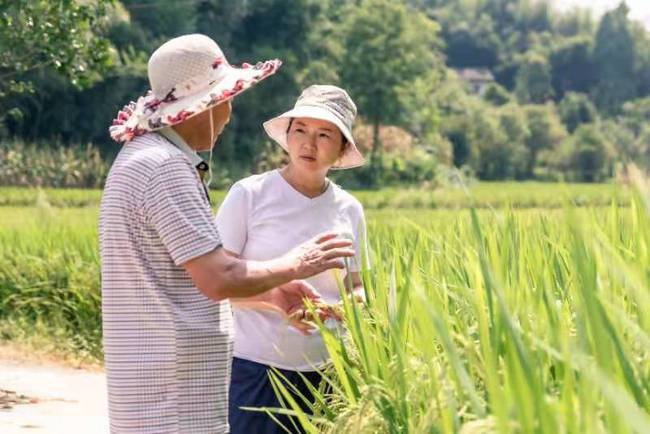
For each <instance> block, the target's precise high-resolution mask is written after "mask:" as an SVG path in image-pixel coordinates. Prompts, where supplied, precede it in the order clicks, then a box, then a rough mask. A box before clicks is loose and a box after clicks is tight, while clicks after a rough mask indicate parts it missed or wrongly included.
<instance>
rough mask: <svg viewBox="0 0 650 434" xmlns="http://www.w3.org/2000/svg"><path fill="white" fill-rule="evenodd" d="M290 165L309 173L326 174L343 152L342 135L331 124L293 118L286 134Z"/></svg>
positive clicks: (316, 120) (317, 120)
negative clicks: (320, 172) (319, 172)
mask: <svg viewBox="0 0 650 434" xmlns="http://www.w3.org/2000/svg"><path fill="white" fill-rule="evenodd" d="M287 144H288V146H289V158H291V163H292V164H294V165H296V166H298V167H300V168H302V169H306V170H310V171H323V172H327V171H328V170H329V169H330V167H332V165H334V163H335V162H336V160H338V158H339V156H340V155H341V152H342V150H343V135H342V134H341V131H340V130H339V129H338V127H337V126H336V125H334V124H333V123H331V122H328V121H323V120H320V119H311V118H294V119H293V122H292V123H291V127H290V128H289V131H288V133H287Z"/></svg>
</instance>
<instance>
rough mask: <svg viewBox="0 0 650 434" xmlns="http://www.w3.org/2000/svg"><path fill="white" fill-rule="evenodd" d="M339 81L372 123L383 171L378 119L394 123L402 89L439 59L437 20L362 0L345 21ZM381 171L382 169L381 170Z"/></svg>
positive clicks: (375, 161) (375, 157) (386, 0)
mask: <svg viewBox="0 0 650 434" xmlns="http://www.w3.org/2000/svg"><path fill="white" fill-rule="evenodd" d="M344 28H345V29H346V30H345V33H344V35H343V38H344V41H345V42H344V46H345V53H344V61H343V62H342V65H341V83H342V85H343V86H344V87H345V88H346V89H348V90H349V91H350V93H351V95H352V97H353V98H354V99H355V101H356V102H357V106H358V108H359V111H360V113H363V116H364V117H365V118H366V119H368V121H369V122H370V123H371V124H372V125H373V128H374V131H375V133H374V136H373V148H372V161H371V164H372V165H373V166H374V167H373V169H374V170H376V171H377V172H378V173H381V163H380V162H379V161H380V158H381V157H380V155H379V154H380V151H381V144H380V142H379V125H380V124H397V123H399V122H400V121H402V120H403V119H402V118H401V110H402V106H401V105H400V101H402V98H401V97H402V93H403V92H409V91H410V90H411V89H410V87H411V86H412V85H413V82H414V81H415V80H416V79H417V78H418V77H425V76H428V75H429V74H430V73H431V72H432V70H433V69H434V68H435V67H436V61H437V60H439V56H438V51H439V48H438V46H439V40H438V37H437V31H438V26H437V25H436V24H435V22H433V21H431V20H429V19H428V18H427V17H426V16H425V15H423V14H421V13H419V12H415V11H412V10H409V9H408V8H407V7H406V6H404V5H402V4H400V3H399V2H395V1H392V0H363V1H361V2H360V4H359V5H358V6H356V7H354V8H350V10H349V17H348V18H347V19H346V21H345V23H344ZM379 176H381V175H379Z"/></svg>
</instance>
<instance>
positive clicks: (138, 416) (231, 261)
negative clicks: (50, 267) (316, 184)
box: [99, 35, 354, 434]
mask: <svg viewBox="0 0 650 434" xmlns="http://www.w3.org/2000/svg"><path fill="white" fill-rule="evenodd" d="M279 66H280V62H279V61H277V60H272V61H268V62H264V63H258V64H256V65H254V66H251V65H248V64H244V65H243V66H242V67H241V68H235V67H233V66H231V65H230V64H229V63H228V62H227V60H226V59H225V57H224V56H223V53H222V52H221V50H220V49H219V47H218V46H217V44H216V43H215V42H214V41H212V40H211V39H210V38H208V37H206V36H203V35H187V36H182V37H179V38H175V39H173V40H171V41H169V42H167V43H165V44H163V45H162V46H161V47H160V48H158V50H156V51H155V52H154V53H153V55H152V56H151V58H150V60H149V67H148V73H149V81H150V84H151V87H152V91H151V92H150V93H149V94H147V95H146V96H143V97H141V98H140V99H139V100H138V101H137V102H135V103H132V104H130V105H129V106H127V107H126V108H125V109H124V110H123V111H121V112H120V113H119V115H118V117H117V119H116V120H115V122H114V125H113V126H112V127H111V129H110V131H111V136H112V137H113V138H114V139H115V140H116V141H118V142H125V144H124V146H123V148H122V149H121V151H120V153H119V154H118V156H117V158H116V160H115V162H114V163H113V166H112V167H111V170H110V173H109V175H108V179H107V181H106V186H105V189H104V194H103V197H102V203H101V210H100V221H99V235H100V250H101V263H102V318H103V329H104V330H103V331H104V352H105V364H106V373H107V380H108V393H109V415H110V427H111V432H112V433H114V434H118V433H160V434H162V433H169V434H180V433H183V434H185V433H193V434H201V433H206V434H207V433H210V434H215V433H226V432H228V431H229V425H228V383H229V377H230V366H231V357H232V339H233V329H232V313H231V309H230V304H229V302H228V299H229V298H231V297H250V296H255V295H259V294H263V295H262V297H263V298H264V299H266V300H267V301H268V302H270V303H272V304H274V305H276V306H278V307H280V308H281V309H283V310H284V311H286V312H287V313H291V312H293V311H295V310H297V309H300V308H302V307H303V300H304V298H305V297H308V298H312V299H318V298H319V295H318V294H317V293H316V292H315V291H313V289H312V288H311V287H310V286H309V285H308V284H307V283H306V282H304V281H302V280H299V279H304V278H307V277H310V276H313V275H316V274H318V273H321V272H322V271H324V270H326V269H330V268H342V267H343V260H342V258H343V257H351V256H353V255H354V250H353V249H352V248H351V243H350V241H348V240H343V239H339V238H337V237H336V235H335V234H332V233H328V234H323V235H320V236H317V237H316V238H314V239H312V240H311V241H308V242H306V243H304V244H302V245H300V246H299V247H297V248H295V249H294V250H292V251H290V252H289V253H287V254H285V255H283V256H282V257H279V258H277V259H273V260H268V261H245V260H240V259H238V258H235V257H232V256H231V255H228V254H226V252H225V251H224V249H223V248H221V247H222V243H221V237H220V236H219V233H218V231H217V227H216V225H215V222H214V220H213V217H212V215H211V209H210V205H209V197H208V195H207V189H206V188H205V186H204V184H203V183H202V175H203V174H205V173H206V172H207V171H208V170H209V168H208V165H207V163H206V162H205V161H203V160H202V159H201V157H200V156H199V155H198V154H197V153H196V151H208V150H211V149H212V148H213V146H214V142H215V138H216V137H217V136H218V135H219V134H220V133H221V131H222V130H223V128H224V126H225V125H226V124H227V123H228V120H229V117H230V111H231V106H230V101H231V99H232V98H233V97H234V96H236V95H238V94H239V93H241V92H243V91H244V90H246V89H248V88H249V87H250V86H252V85H253V84H255V83H257V82H258V81H260V80H262V79H264V78H266V77H268V76H270V75H271V74H273V73H274V72H275V71H276V70H277V69H278V68H279Z"/></svg>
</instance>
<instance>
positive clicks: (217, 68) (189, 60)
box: [109, 34, 282, 142]
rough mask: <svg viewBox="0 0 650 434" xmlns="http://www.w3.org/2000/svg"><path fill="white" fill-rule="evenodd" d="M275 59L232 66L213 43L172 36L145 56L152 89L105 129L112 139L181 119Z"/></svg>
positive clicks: (230, 93) (236, 90)
mask: <svg viewBox="0 0 650 434" xmlns="http://www.w3.org/2000/svg"><path fill="white" fill-rule="evenodd" d="M281 64H282V62H281V61H280V60H278V59H274V60H269V61H266V62H260V63H257V64H256V65H250V64H247V63H244V64H243V65H242V66H241V68H236V67H233V66H231V65H230V64H229V63H228V60H226V57H225V56H224V54H223V52H222V51H221V49H220V48H219V46H218V45H217V43H216V42H214V41H213V40H212V39H210V38H209V37H207V36H205V35H199V34H193V35H185V36H180V37H178V38H174V39H171V40H169V41H167V42H166V43H164V44H163V45H161V46H160V47H159V48H158V49H157V50H156V51H154V53H153V54H152V55H151V57H150V58H149V64H148V75H149V84H150V86H151V90H150V91H149V92H148V93H147V94H146V95H145V96H141V97H140V98H138V100H137V102H131V103H130V104H128V105H127V106H125V107H124V108H123V109H122V110H121V111H120V112H119V113H118V115H117V118H116V119H115V120H114V121H113V125H112V126H111V127H110V128H109V132H110V134H111V137H112V138H113V140H115V141H117V142H128V141H129V140H131V139H133V137H135V136H139V135H142V134H144V133H147V132H150V131H156V130H159V129H161V128H164V127H169V126H172V125H176V124H179V123H181V122H183V121H184V120H185V119H187V118H190V117H192V116H194V115H197V114H199V113H201V112H203V111H205V110H207V109H209V108H210V107H213V106H216V105H218V104H221V103H222V102H225V101H228V100H229V99H231V98H233V97H234V96H236V95H238V94H240V93H241V92H243V91H244V90H246V89H248V88H249V87H251V86H252V85H254V84H255V83H257V82H258V81H261V80H263V79H265V78H266V77H268V76H270V75H272V74H274V73H275V72H276V71H277V70H278V68H279V67H280V65H281Z"/></svg>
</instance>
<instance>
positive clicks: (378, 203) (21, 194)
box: [0, 182, 630, 209]
mask: <svg viewBox="0 0 650 434" xmlns="http://www.w3.org/2000/svg"><path fill="white" fill-rule="evenodd" d="M469 191H470V192H471V195H472V197H473V198H474V205H475V206H476V207H477V208H503V207H512V208H561V207H562V206H563V204H564V202H565V199H566V198H569V201H570V202H571V203H573V204H575V205H577V206H608V205H609V204H610V203H611V202H612V200H614V199H616V200H617V202H618V203H619V204H620V205H627V204H629V201H630V193H629V191H628V190H627V189H621V188H620V187H617V186H616V185H615V184H553V183H541V182H523V183H522V182H519V183H517V182H480V183H476V184H474V185H472V186H470V188H469ZM353 194H354V195H355V196H356V197H357V198H358V199H359V200H360V201H361V202H362V203H363V204H364V206H365V207H366V209H393V208H414V209H466V208H469V206H470V202H469V201H468V200H467V194H466V192H465V191H464V190H463V189H461V188H453V187H449V188H445V189H437V190H432V191H429V190H420V189H392V188H391V189H383V190H379V191H355V192H353ZM211 196H212V200H213V202H214V204H215V206H218V204H219V203H220V202H221V201H222V200H223V198H224V196H225V192H224V191H212V192H211ZM100 200H101V190H83V189H51V188H49V189H42V190H39V189H26V188H18V187H0V206H34V205H36V204H38V203H39V202H44V201H45V202H48V203H49V204H50V205H51V206H54V207H61V208H64V207H84V206H97V205H99V202H100Z"/></svg>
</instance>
